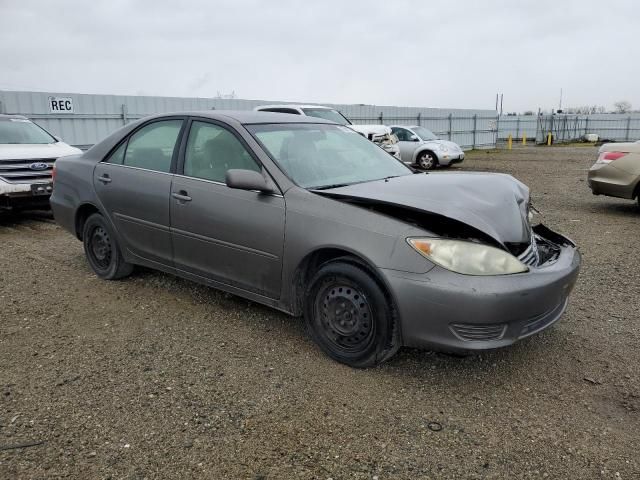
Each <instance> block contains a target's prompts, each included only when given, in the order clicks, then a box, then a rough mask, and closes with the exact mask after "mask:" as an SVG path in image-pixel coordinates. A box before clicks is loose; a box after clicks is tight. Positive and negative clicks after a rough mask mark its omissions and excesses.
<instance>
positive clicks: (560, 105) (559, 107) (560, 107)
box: [558, 87, 562, 111]
mask: <svg viewBox="0 0 640 480" xmlns="http://www.w3.org/2000/svg"><path fill="white" fill-rule="evenodd" d="M558 110H560V111H562V87H560V104H559V105H558Z"/></svg>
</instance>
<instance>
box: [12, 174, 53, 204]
mask: <svg viewBox="0 0 640 480" xmlns="http://www.w3.org/2000/svg"><path fill="white" fill-rule="evenodd" d="M52 190H53V186H52V184H51V182H36V183H7V182H3V181H1V180H0V208H16V207H19V208H42V207H46V206H48V205H49V197H50V196H51V192H52Z"/></svg>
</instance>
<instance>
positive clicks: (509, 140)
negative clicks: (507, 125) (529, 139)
mask: <svg viewBox="0 0 640 480" xmlns="http://www.w3.org/2000/svg"><path fill="white" fill-rule="evenodd" d="M512 143H513V137H512V136H511V134H509V137H507V150H511V144H512Z"/></svg>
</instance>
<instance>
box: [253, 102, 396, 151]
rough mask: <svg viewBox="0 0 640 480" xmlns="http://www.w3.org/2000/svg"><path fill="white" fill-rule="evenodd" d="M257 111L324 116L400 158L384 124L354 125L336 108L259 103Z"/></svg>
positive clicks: (389, 130) (394, 140)
mask: <svg viewBox="0 0 640 480" xmlns="http://www.w3.org/2000/svg"><path fill="white" fill-rule="evenodd" d="M254 110H255V111H258V112H276V113H289V114H292V115H306V116H308V117H318V118H324V119H325V120H331V121H332V122H336V123H339V124H340V125H345V126H347V127H349V128H351V129H352V130H355V131H356V132H358V133H360V134H361V135H363V136H365V137H367V138H368V139H369V140H371V141H372V142H373V143H375V144H376V145H378V146H380V147H382V148H383V149H384V150H385V151H386V152H387V153H390V154H391V155H393V156H394V157H396V158H397V159H398V160H400V148H399V146H398V139H397V138H396V137H395V135H393V133H392V132H391V129H390V128H389V127H387V126H385V125H379V124H372V125H354V124H353V123H351V121H350V120H349V119H348V118H347V117H345V116H344V115H342V113H340V112H339V111H338V110H336V109H335V108H331V107H324V106H321V105H291V104H281V105H260V106H259V107H256V108H254Z"/></svg>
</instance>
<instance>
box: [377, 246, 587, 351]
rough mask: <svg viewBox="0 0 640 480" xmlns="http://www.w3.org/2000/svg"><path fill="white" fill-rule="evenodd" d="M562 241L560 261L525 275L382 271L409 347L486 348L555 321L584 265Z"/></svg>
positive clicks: (574, 248)
mask: <svg viewBox="0 0 640 480" xmlns="http://www.w3.org/2000/svg"><path fill="white" fill-rule="evenodd" d="M557 238H560V239H563V240H566V243H565V242H563V245H559V247H560V255H559V256H558V258H557V259H556V260H555V261H554V262H553V263H551V264H547V265H543V266H540V267H530V271H529V272H526V273H521V274H514V275H498V276H487V277H477V276H469V275H461V274H457V273H454V272H451V271H448V270H446V269H444V268H441V267H439V266H436V267H434V268H433V269H431V270H430V271H429V272H428V273H426V274H412V273H405V272H399V271H395V270H382V273H383V275H384V276H385V278H386V280H387V282H388V284H389V285H390V287H391V290H392V292H393V295H394V297H395V299H396V304H397V308H398V310H399V314H400V323H401V331H402V337H403V342H404V344H405V345H407V346H413V347H420V348H427V349H433V350H444V351H452V352H466V351H474V350H487V349H493V348H499V347H504V346H507V345H511V344H513V343H514V342H516V341H517V340H520V339H522V338H525V337H528V336H530V335H533V334H535V333H537V332H539V331H541V330H544V329H545V328H547V327H549V326H550V325H552V324H553V323H555V322H556V321H557V320H558V319H559V318H560V317H561V315H562V313H563V312H564V310H565V309H566V306H567V303H568V297H569V294H570V292H571V290H572V289H573V286H574V285H575V282H576V280H577V277H578V272H579V269H580V261H581V257H580V253H579V252H578V250H577V248H576V247H575V245H573V244H572V243H571V241H570V240H568V239H564V237H561V236H558V237H557ZM557 238H555V239H554V240H557ZM547 240H548V239H547Z"/></svg>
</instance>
